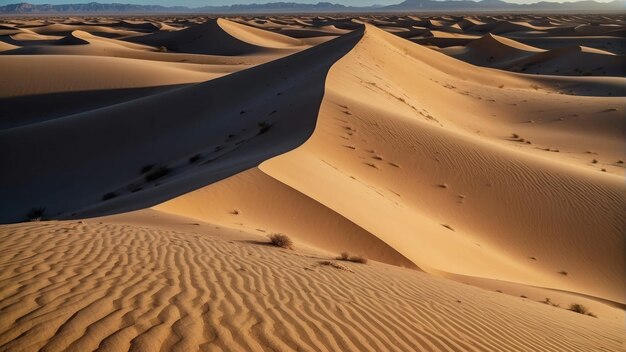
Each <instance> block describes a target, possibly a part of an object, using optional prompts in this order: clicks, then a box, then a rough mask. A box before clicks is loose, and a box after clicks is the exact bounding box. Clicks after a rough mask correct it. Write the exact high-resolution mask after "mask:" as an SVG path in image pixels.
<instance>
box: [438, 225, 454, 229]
mask: <svg viewBox="0 0 626 352" xmlns="http://www.w3.org/2000/svg"><path fill="white" fill-rule="evenodd" d="M441 226H443V227H445V228H446V229H448V230H450V231H454V229H453V228H452V226H450V225H448V224H441Z"/></svg>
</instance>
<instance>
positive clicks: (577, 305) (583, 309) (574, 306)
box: [569, 303, 597, 318]
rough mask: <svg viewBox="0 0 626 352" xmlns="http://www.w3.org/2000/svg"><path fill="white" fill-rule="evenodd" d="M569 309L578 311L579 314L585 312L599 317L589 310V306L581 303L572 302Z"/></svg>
mask: <svg viewBox="0 0 626 352" xmlns="http://www.w3.org/2000/svg"><path fill="white" fill-rule="evenodd" d="M569 310H571V311H572V312H576V313H579V314H584V315H588V316H590V317H594V318H597V316H596V315H595V314H593V313H592V312H590V311H589V308H587V307H585V306H583V305H582V304H580V303H572V304H570V306H569Z"/></svg>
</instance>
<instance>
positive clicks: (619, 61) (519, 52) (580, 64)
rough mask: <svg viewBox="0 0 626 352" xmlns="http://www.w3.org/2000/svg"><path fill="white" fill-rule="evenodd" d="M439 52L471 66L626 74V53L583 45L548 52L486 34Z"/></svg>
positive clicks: (560, 72)
mask: <svg viewBox="0 0 626 352" xmlns="http://www.w3.org/2000/svg"><path fill="white" fill-rule="evenodd" d="M440 51H442V52H444V53H446V54H448V55H450V56H453V57H455V58H457V59H460V60H463V61H466V62H469V63H472V64H474V65H480V66H487V67H493V68H499V69H505V70H511V71H515V72H524V73H534V74H555V75H576V76H580V75H583V76H616V77H623V76H624V75H626V69H625V68H626V56H622V55H615V54H613V53H611V52H607V51H603V50H599V49H593V48H587V47H583V46H578V45H576V46H566V47H560V48H556V49H552V50H548V51H544V50H542V49H539V48H535V47H532V46H529V45H525V44H522V43H519V42H516V41H514V40H512V39H508V38H503V37H498V36H494V35H492V34H486V35H484V36H483V37H481V38H480V39H476V40H473V41H471V42H469V43H468V44H466V45H465V46H463V47H454V46H453V47H446V48H444V49H441V50H440Z"/></svg>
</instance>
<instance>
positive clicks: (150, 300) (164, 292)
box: [0, 211, 624, 351]
mask: <svg viewBox="0 0 626 352" xmlns="http://www.w3.org/2000/svg"><path fill="white" fill-rule="evenodd" d="M132 218H133V220H132V221H129V220H128V219H125V218H124V217H122V218H117V217H113V218H104V219H91V220H87V221H80V222H76V221H73V222H53V223H41V224H39V223H28V224H22V225H9V226H8V227H6V228H4V230H3V231H2V235H1V237H0V239H1V240H2V243H3V246H2V251H1V252H0V259H1V260H2V276H1V279H2V281H1V282H2V285H1V286H0V292H1V293H2V296H1V301H0V302H1V309H2V315H1V316H0V346H1V347H0V350H2V351H37V350H42V351H92V350H99V351H126V350H130V351H235V350H240V351H263V350H274V351H296V350H298V351H399V350H402V351H416V350H419V351H597V350H598V347H600V346H601V349H602V350H604V351H620V350H621V348H622V347H623V343H624V334H623V326H621V324H620V323H619V322H610V321H606V320H602V319H597V318H593V317H590V316H585V315H581V314H576V313H574V312H570V311H568V310H565V309H560V308H556V307H552V306H550V305H546V304H542V303H538V302H533V301H531V300H528V299H524V298H519V297H517V298H516V297H511V296H507V295H504V294H502V293H498V292H494V291H486V290H483V289H479V288H475V287H472V286H469V285H464V284H460V283H455V282H453V281H449V280H445V279H441V278H433V277H432V276H430V275H428V274H425V273H421V272H418V271H415V270H409V269H403V268H398V267H394V266H390V265H384V264H380V263H370V264H366V265H364V264H356V263H349V262H340V261H337V260H334V258H333V257H332V256H329V255H328V254H324V253H319V252H315V251H311V250H306V249H300V248H299V249H296V250H285V249H281V248H276V247H272V246H268V245H266V244H263V243H259V241H263V238H262V237H259V236H251V235H248V234H245V233H240V232H239V231H236V230H231V229H227V228H222V227H214V226H212V225H210V224H205V223H194V222H193V220H191V219H185V218H178V217H171V216H162V215H161V214H159V213H156V212H154V211H152V212H144V213H140V214H133V216H132ZM138 221H139V223H138ZM141 221H143V222H144V223H150V224H151V225H149V226H146V225H141ZM329 263H333V264H334V266H332V265H329Z"/></svg>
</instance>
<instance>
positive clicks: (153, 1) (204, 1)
mask: <svg viewBox="0 0 626 352" xmlns="http://www.w3.org/2000/svg"><path fill="white" fill-rule="evenodd" d="M279 1H283V2H298V3H309V4H310V3H317V2H319V1H323V2H331V3H334V4H342V5H347V6H369V5H374V4H378V5H392V4H399V3H401V2H403V1H404V0H100V1H97V0H30V1H28V0H0V6H1V5H8V4H15V3H20V2H28V3H31V4H55V5H56V4H78V3H89V2H99V3H122V4H142V5H163V6H189V7H200V6H219V5H232V4H251V3H258V4H264V3H268V2H279ZM504 1H506V2H510V3H518V4H527V3H534V2H538V1H540V0H504ZM548 1H553V0H548ZM596 1H598V2H609V1H612V0H596Z"/></svg>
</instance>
